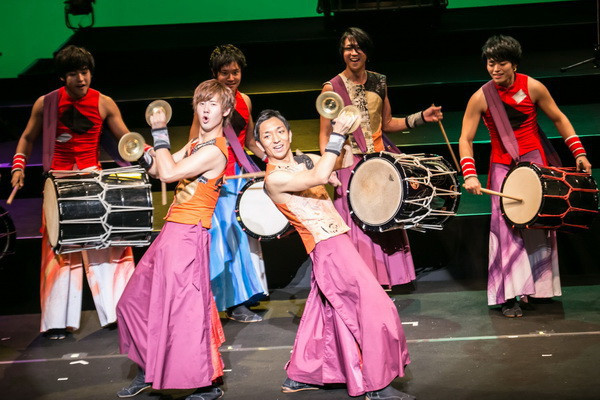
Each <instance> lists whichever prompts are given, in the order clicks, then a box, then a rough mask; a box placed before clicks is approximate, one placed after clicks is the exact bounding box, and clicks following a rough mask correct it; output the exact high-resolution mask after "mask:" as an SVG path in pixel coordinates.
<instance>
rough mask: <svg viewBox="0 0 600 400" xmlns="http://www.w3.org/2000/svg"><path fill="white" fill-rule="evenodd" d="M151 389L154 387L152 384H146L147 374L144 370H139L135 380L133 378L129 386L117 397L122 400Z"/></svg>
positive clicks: (120, 391) (118, 393)
mask: <svg viewBox="0 0 600 400" xmlns="http://www.w3.org/2000/svg"><path fill="white" fill-rule="evenodd" d="M150 387H152V385H151V384H150V383H146V373H145V372H144V370H142V369H141V368H139V370H138V373H137V375H136V376H135V378H133V380H132V381H131V383H130V384H129V386H127V387H124V388H123V389H121V390H119V392H117V396H119V397H120V398H127V397H133V396H136V395H138V394H140V393H141V392H143V391H144V390H146V389H148V388H150Z"/></svg>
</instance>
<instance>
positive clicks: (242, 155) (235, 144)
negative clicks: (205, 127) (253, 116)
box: [223, 124, 260, 172]
mask: <svg viewBox="0 0 600 400" xmlns="http://www.w3.org/2000/svg"><path fill="white" fill-rule="evenodd" d="M248 133H249V132H246V135H248ZM223 134H224V135H225V137H226V138H227V141H228V142H229V147H231V150H232V151H233V154H234V155H235V158H236V159H237V160H238V162H239V163H240V165H241V166H242V168H244V169H245V170H246V172H258V171H260V168H258V166H257V165H256V164H254V162H252V160H250V158H249V157H248V155H247V154H246V152H245V151H244V148H243V147H242V145H241V144H240V141H239V140H238V137H237V135H236V134H235V131H234V130H233V127H232V126H231V124H227V126H225V128H224V129H223ZM250 134H251V132H250Z"/></svg>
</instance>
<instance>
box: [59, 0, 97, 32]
mask: <svg viewBox="0 0 600 400" xmlns="http://www.w3.org/2000/svg"><path fill="white" fill-rule="evenodd" d="M95 2H96V0H66V1H65V24H66V25H67V28H69V29H73V30H77V29H81V28H90V27H91V26H93V25H94V7H93V6H92V4H93V3H95ZM70 15H91V21H90V24H89V25H87V26H82V25H81V24H78V26H77V27H73V24H71V19H70V17H69V16H70Z"/></svg>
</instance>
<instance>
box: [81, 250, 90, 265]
mask: <svg viewBox="0 0 600 400" xmlns="http://www.w3.org/2000/svg"><path fill="white" fill-rule="evenodd" d="M81 260H82V261H83V265H84V268H89V267H90V258H89V257H88V253H87V250H81Z"/></svg>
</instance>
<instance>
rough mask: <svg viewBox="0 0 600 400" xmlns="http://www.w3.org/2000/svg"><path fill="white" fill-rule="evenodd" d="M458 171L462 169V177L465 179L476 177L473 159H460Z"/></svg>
mask: <svg viewBox="0 0 600 400" xmlns="http://www.w3.org/2000/svg"><path fill="white" fill-rule="evenodd" d="M460 169H462V173H463V177H464V178H465V179H467V178H470V177H472V176H477V170H476V169H475V160H474V159H473V157H463V158H461V159H460Z"/></svg>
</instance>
